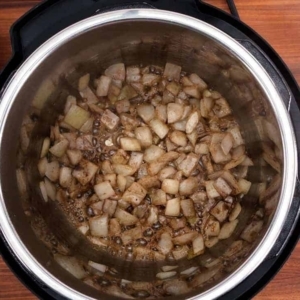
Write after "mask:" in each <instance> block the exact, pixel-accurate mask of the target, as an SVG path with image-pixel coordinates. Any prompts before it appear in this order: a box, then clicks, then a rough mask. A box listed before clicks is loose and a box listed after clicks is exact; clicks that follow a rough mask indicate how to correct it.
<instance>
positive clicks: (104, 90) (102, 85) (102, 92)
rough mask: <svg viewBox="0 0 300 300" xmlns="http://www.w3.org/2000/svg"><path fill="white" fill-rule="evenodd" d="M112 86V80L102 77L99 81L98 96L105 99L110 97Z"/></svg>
mask: <svg viewBox="0 0 300 300" xmlns="http://www.w3.org/2000/svg"><path fill="white" fill-rule="evenodd" d="M110 84H111V78H110V77H108V76H104V75H103V76H101V77H100V79H99V80H98V86H97V96H99V97H104V96H107V95H108V91H109V87H110Z"/></svg>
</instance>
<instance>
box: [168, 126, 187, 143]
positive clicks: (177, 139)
mask: <svg viewBox="0 0 300 300" xmlns="http://www.w3.org/2000/svg"><path fill="white" fill-rule="evenodd" d="M169 138H170V140H171V142H172V143H174V144H175V145H177V146H181V147H185V146H186V145H187V137H186V135H185V134H184V133H183V132H181V131H177V130H175V131H173V132H172V133H171V134H170V136H169Z"/></svg>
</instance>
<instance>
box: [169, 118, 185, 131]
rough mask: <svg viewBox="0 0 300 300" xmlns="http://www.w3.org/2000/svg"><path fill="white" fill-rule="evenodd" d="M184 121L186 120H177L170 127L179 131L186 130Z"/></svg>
mask: <svg viewBox="0 0 300 300" xmlns="http://www.w3.org/2000/svg"><path fill="white" fill-rule="evenodd" d="M186 123H187V120H182V121H178V122H175V123H173V124H172V127H173V128H174V129H175V130H179V131H183V132H185V131H186Z"/></svg>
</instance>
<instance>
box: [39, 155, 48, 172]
mask: <svg viewBox="0 0 300 300" xmlns="http://www.w3.org/2000/svg"><path fill="white" fill-rule="evenodd" d="M47 164H48V160H47V158H46V157H44V158H42V159H40V160H39V162H38V170H39V173H40V175H41V177H44V176H45V173H46V169H47Z"/></svg>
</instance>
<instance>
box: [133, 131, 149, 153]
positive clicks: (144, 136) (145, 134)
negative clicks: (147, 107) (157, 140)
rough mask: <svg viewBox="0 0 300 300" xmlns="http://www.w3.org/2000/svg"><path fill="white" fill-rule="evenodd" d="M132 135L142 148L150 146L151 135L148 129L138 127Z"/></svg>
mask: <svg viewBox="0 0 300 300" xmlns="http://www.w3.org/2000/svg"><path fill="white" fill-rule="evenodd" d="M134 133H135V137H136V138H137V139H138V141H139V142H140V144H141V146H142V147H144V148H146V147H149V146H151V145H152V133H151V130H150V129H149V127H146V126H145V127H138V128H136V129H135V132H134Z"/></svg>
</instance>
